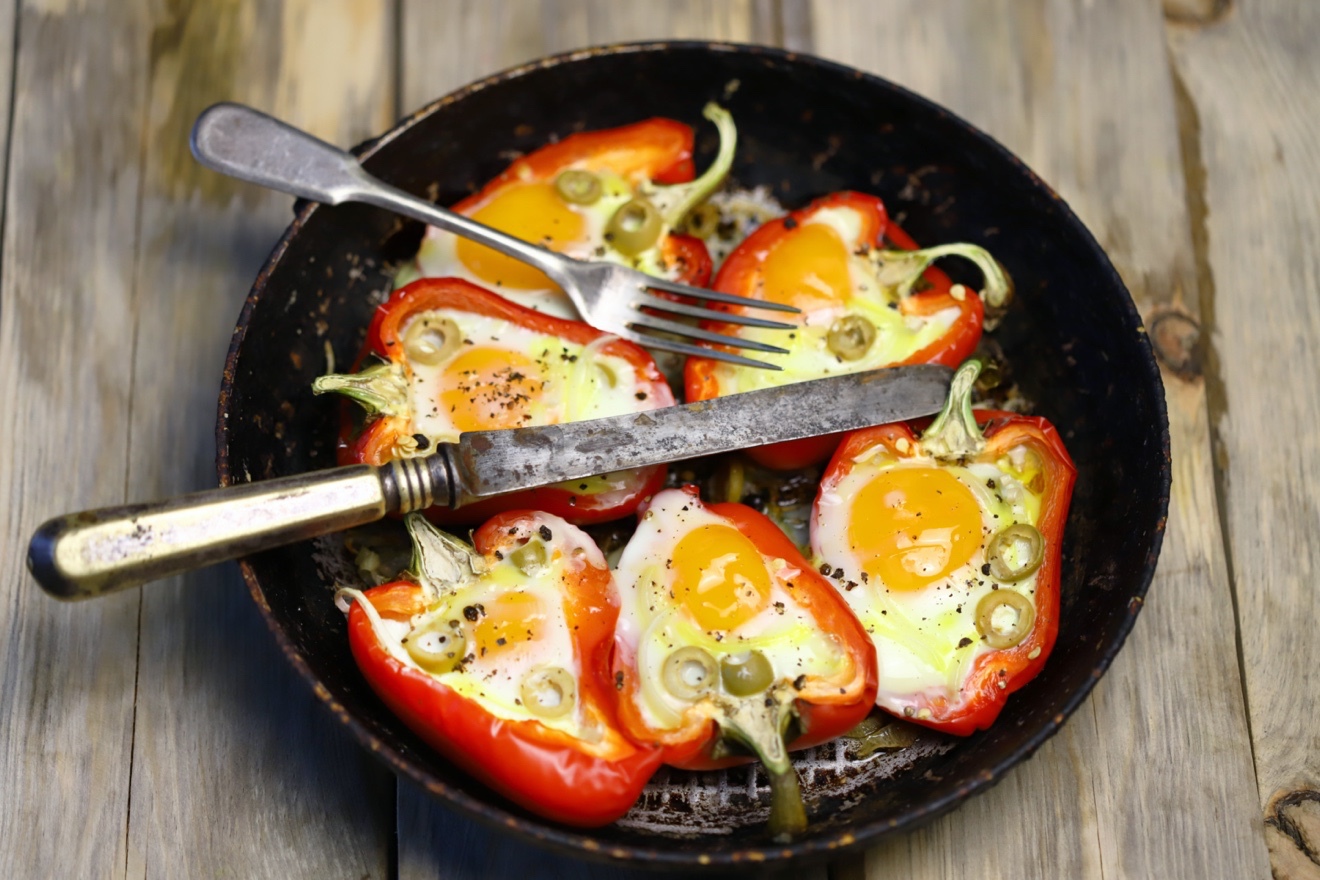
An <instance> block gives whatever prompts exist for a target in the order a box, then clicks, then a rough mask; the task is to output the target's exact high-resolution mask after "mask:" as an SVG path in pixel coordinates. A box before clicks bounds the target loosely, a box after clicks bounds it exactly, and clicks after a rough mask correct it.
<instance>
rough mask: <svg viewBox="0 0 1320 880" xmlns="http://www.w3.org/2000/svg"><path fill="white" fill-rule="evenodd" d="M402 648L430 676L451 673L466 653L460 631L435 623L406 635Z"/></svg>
mask: <svg viewBox="0 0 1320 880" xmlns="http://www.w3.org/2000/svg"><path fill="white" fill-rule="evenodd" d="M403 646H404V647H405V648H406V649H407V650H408V656H409V657H411V658H412V659H413V662H414V663H416V664H417V665H418V666H420V667H421V668H422V669H424V670H425V671H427V672H429V673H431V674H432V675H444V674H445V673H446V672H453V671H454V670H455V669H456V668H457V667H458V664H459V662H461V661H462V659H463V655H464V654H465V653H467V637H466V636H464V635H463V631H462V630H461V629H460V630H456V629H452V628H450V627H447V626H443V625H442V624H440V623H436V624H435V625H434V626H426V627H423V628H421V629H416V630H413V631H412V632H410V633H408V637H407V638H406V639H404V641H403Z"/></svg>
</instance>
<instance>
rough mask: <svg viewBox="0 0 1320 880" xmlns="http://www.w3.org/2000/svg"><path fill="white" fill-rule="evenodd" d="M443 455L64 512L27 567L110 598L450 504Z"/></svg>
mask: <svg viewBox="0 0 1320 880" xmlns="http://www.w3.org/2000/svg"><path fill="white" fill-rule="evenodd" d="M450 487H451V483H450V480H449V462H448V457H447V456H445V455H439V454H433V455H430V456H427V457H425V458H410V459H399V460H396V461H393V462H390V463H389V464H387V465H382V466H379V467H377V466H373V465H352V466H349V467H342V468H332V469H330V470H324V471H317V472H315V473H311V474H300V475H297V476H292V477H280V478H277V479H273V480H263V481H261V482H257V483H247V484H244V485H241V486H229V487H225V488H221V489H210V490H207V491H204V492H196V493H193V494H191V495H184V496H181V497H178V498H172V499H170V500H168V501H159V502H155V503H152V504H132V505H126V506H122V507H107V508H102V509H100V510H90V511H85V512H82V513H71V514H67V515H65V516H61V517H56V518H55V519H52V520H49V521H48V522H46V523H45V524H43V525H42V526H41V527H40V528H39V529H37V531H36V533H35V534H34V535H33V536H32V541H31V543H30V544H29V545H28V560H27V561H28V570H29V571H31V572H32V576H33V577H34V578H35V579H36V581H37V583H38V584H40V585H41V588H42V589H43V590H45V591H46V592H47V593H49V594H50V595H51V596H54V597H55V598H57V599H63V600H79V599H91V598H95V597H97V596H103V595H106V594H108V593H113V592H116V591H118V590H123V589H127V588H128V587H135V586H138V585H140V584H143V583H146V582H148V581H153V580H158V579H160V578H165V577H169V576H171V575H175V574H179V573H180V572H184V571H190V570H192V569H195V568H201V567H203V566H206V565H211V564H212V563H216V562H223V561H224V560H227V559H236V558H238V557H240V556H246V555H247V554H249V553H256V552H259V551H261V550H269V549H271V548H272V547H279V546H282V545H284V544H291V543H293V542H295V541H302V540H307V539H309V538H314V537H317V536H319V535H325V534H329V533H330V532H336V531H341V530H343V529H347V528H352V527H353V526H359V525H364V524H366V523H369V522H374V521H376V520H378V519H381V518H382V517H384V516H385V515H386V514H388V513H395V512H397V513H407V512H408V511H411V510H419V509H422V508H425V507H430V506H431V505H432V504H437V503H438V504H449V503H451V502H452V493H451V491H450Z"/></svg>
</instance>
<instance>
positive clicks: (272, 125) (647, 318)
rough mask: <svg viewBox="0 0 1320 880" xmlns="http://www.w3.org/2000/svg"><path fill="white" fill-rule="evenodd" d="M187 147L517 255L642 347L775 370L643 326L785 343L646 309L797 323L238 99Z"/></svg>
mask: <svg viewBox="0 0 1320 880" xmlns="http://www.w3.org/2000/svg"><path fill="white" fill-rule="evenodd" d="M192 151H193V155H194V156H196V157H197V161H199V162H201V163H202V164H203V165H205V166H206V167H208V168H211V169H212V170H215V171H219V172H220V173H222V174H228V175H229V176H231V177H237V178H239V179H240V180H246V181H249V182H251V183H257V184H260V185H262V186H265V187H269V188H271V189H275V190H279V191H281V192H286V193H290V194H292V195H295V196H298V197H300V198H304V199H310V200H312V201H314V202H321V203H323V204H327V205H338V204H340V203H342V202H364V203H366V204H368V205H375V206H376V207H378V208H385V209H387V210H390V211H394V212H396V213H399V214H403V215H405V216H407V217H412V218H413V219H415V220H420V221H422V222H423V223H428V224H430V225H432V226H438V227H440V228H441V229H444V230H446V231H449V232H452V233H454V234H455V235H460V236H463V237H464V238H469V239H471V240H473V241H475V242H478V243H480V244H483V245H486V246H487V247H489V248H493V249H494V250H497V251H499V252H500V253H503V254H507V255H508V256H510V257H513V258H514V259H516V260H521V261H523V262H524V263H527V264H529V265H531V266H534V267H536V268H537V269H539V270H541V271H542V272H544V273H545V274H546V275H547V276H549V278H550V280H552V281H554V282H555V283H556V284H558V285H559V286H560V287H561V288H563V290H564V293H566V294H567V295H568V298H569V299H571V300H572V301H573V304H574V305H575V306H577V309H578V312H579V313H580V314H581V315H582V318H583V320H585V321H586V322H587V323H588V324H591V325H592V326H593V327H596V328H597V329H600V330H604V331H606V332H607V333H613V334H614V335H616V336H620V337H622V338H624V339H627V340H629V341H631V342H635V343H637V344H639V345H644V346H646V347H648V348H658V349H661V350H664V351H672V352H677V353H679V354H688V355H697V356H700V357H708V358H715V359H718V360H722V361H727V362H729V363H732V364H741V365H743V366H749V367H764V368H766V369H770V370H778V369H780V368H779V367H777V366H775V365H773V364H767V363H764V362H762V361H757V360H752V359H751V358H746V357H743V356H741V355H736V354H732V353H730V352H726V351H721V350H719V349H713V348H704V347H699V346H696V345H691V344H689V343H686V342H679V341H677V340H673V339H668V338H665V337H660V336H655V335H653V333H648V332H644V331H648V330H649V331H659V332H663V333H668V334H672V335H675V336H682V337H687V338H690V339H699V340H701V341H703V342H710V343H715V344H718V345H725V346H729V347H731V348H746V349H752V350H755V351H763V352H772V353H776V354H784V353H786V352H785V349H782V348H779V347H778V346H775V345H770V344H768V343H765V342H759V341H757V340H753V339H739V338H737V337H734V336H725V335H722V334H719V333H712V332H709V331H707V330H701V329H699V328H697V327H692V326H689V325H687V324H684V323H682V322H680V321H675V320H672V319H670V318H664V317H660V316H659V315H656V314H653V312H655V311H663V312H668V313H670V314H673V315H685V316H687V317H691V318H701V319H710V320H716V321H721V322H723V323H726V324H743V325H746V326H751V327H768V328H772V329H782V330H792V329H795V328H794V325H792V324H785V323H782V322H780V321H770V320H766V319H764V318H756V317H752V316H750V315H742V314H734V313H729V312H721V311H716V310H714V309H707V308H702V307H700V306H694V305H688V304H686V303H678V302H673V301H671V300H668V299H665V298H664V297H660V296H656V295H655V294H653V293H650V292H649V291H648V288H654V289H656V290H664V291H668V292H670V293H676V294H680V295H683V296H690V297H696V298H700V299H705V300H707V301H714V302H722V303H729V304H732V305H740V306H749V307H752V308H758V309H772V310H775V311H783V312H796V311H797V309H795V308H793V307H792V306H785V305H780V304H779V303H774V302H765V301H762V300H752V299H746V298H744V297H740V296H732V295H730V294H726V293H717V292H715V291H710V290H702V289H700V288H696V287H689V286H688V285H685V284H677V283H675V282H673V281H666V280H664V279H661V278H653V277H651V276H650V275H647V274H645V273H643V272H639V271H637V270H636V269H630V268H627V267H626V266H620V265H617V264H615V263H608V262H600V261H595V262H587V261H583V260H575V259H573V258H572V257H566V256H564V255H562V254H557V253H554V252H553V251H550V250H546V249H545V248H542V247H539V246H537V245H533V244H529V243H527V242H525V241H523V240H522V239H519V238H515V237H514V236H512V235H508V234H506V233H503V232H500V231H499V230H497V229H492V228H491V227H489V226H486V225H485V224H482V223H478V222H476V221H475V220H472V219H471V218H468V217H464V216H463V215H462V214H456V213H454V212H453V211H447V210H445V209H444V208H441V207H438V206H436V205H433V204H431V203H430V202H427V201H425V200H423V199H419V198H417V197H416V196H413V195H411V194H409V193H406V192H404V191H403V190H401V189H397V188H396V187H393V186H390V185H389V184H387V183H385V182H383V181H381V180H378V179H377V178H375V177H373V176H371V175H370V174H368V173H367V171H366V170H365V169H364V168H363V167H362V165H361V164H360V163H359V162H358V160H357V159H356V158H355V157H354V156H353V155H352V154H350V153H348V152H346V151H344V150H341V149H339V148H338V147H335V146H332V145H330V144H327V143H325V142H324V141H322V140H318V139H317V138H314V137H312V136H311V135H309V134H307V133H306V132H304V131H300V130H299V129H296V128H294V127H293V126H291V125H288V124H287V123H284V122H281V121H280V120H278V119H275V118H274V117H271V116H267V115H266V114H265V113H262V112H260V111H258V110H254V109H252V108H251V107H245V106H243V105H241V104H230V103H223V104H216V105H215V106H213V107H210V108H209V109H207V110H206V111H204V112H203V113H202V115H201V116H199V117H198V118H197V122H196V124H195V125H194V126H193V131H192ZM644 310H645V311H644Z"/></svg>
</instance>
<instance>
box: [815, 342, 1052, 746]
mask: <svg viewBox="0 0 1320 880" xmlns="http://www.w3.org/2000/svg"><path fill="white" fill-rule="evenodd" d="M979 370H980V364H979V363H978V362H976V361H969V362H968V363H967V364H965V365H964V366H963V367H962V368H960V370H959V371H958V373H957V374H956V376H955V379H954V384H953V390H952V391H951V393H950V398H949V403H948V404H947V405H946V407H945V410H944V412H943V413H942V414H941V415H940V416H939V417H938V418H937V419H936V420H935V421H934V422H933V423H931V425H930V426H929V427H928V428H927V429H926V431H925V432H923V433H922V434H920V435H918V434H917V433H916V432H915V431H914V430H913V429H912V428H911V427H910V426H908V425H907V424H902V423H899V424H890V425H881V426H879V427H875V428H869V429H865V430H862V431H856V432H853V433H850V434H848V435H847V437H846V439H845V440H844V441H843V443H842V444H840V446H839V448H838V450H837V451H836V452H835V454H834V458H833V459H832V460H831V462H830V465H829V467H828V469H827V470H826V472H825V476H824V478H823V479H822V480H821V485H820V490H819V494H818V495H817V499H816V505H815V507H814V508H813V512H812V522H811V531H812V552H813V555H814V559H815V561H816V562H817V563H820V564H822V565H823V570H825V571H829V572H830V573H831V574H832V575H833V579H832V581H831V582H832V583H834V584H835V585H836V586H837V587H839V589H840V595H842V596H844V597H845V598H846V599H847V601H848V602H849V604H850V605H851V606H852V608H853V610H854V611H855V612H856V613H857V615H858V617H859V618H860V619H861V620H862V622H863V624H864V625H865V626H866V627H867V629H868V631H870V632H872V635H873V638H874V639H875V644H876V649H877V653H878V655H879V664H880V667H881V668H882V669H884V670H885V679H884V681H882V686H881V688H880V691H879V693H878V695H877V704H878V705H879V706H880V707H881V708H882V709H885V710H887V711H889V712H891V713H893V714H895V715H898V716H900V717H902V718H905V719H906V720H909V721H912V722H915V723H917V724H922V725H925V726H926V727H931V728H934V729H936V730H942V731H945V732H947V733H953V734H957V735H960V736H965V735H968V734H970V733H972V732H974V731H976V730H981V729H984V728H986V727H989V726H990V724H991V723H993V722H994V720H995V718H996V717H998V715H999V713H1000V711H1001V710H1002V709H1003V706H1004V703H1005V700H1006V699H1007V697H1008V695H1009V694H1011V693H1013V692H1014V691H1016V690H1018V689H1019V688H1021V687H1022V686H1023V685H1025V684H1026V683H1027V682H1028V681H1030V680H1031V679H1032V678H1034V677H1035V676H1036V674H1037V673H1039V672H1040V670H1041V668H1042V667H1043V666H1044V664H1045V661H1046V658H1047V657H1048V656H1049V653H1050V650H1051V649H1052V648H1053V647H1054V641H1055V638H1056V636H1057V634H1058V625H1059V575H1060V557H1061V551H1062V546H1063V531H1064V523H1065V521H1066V519H1067V516H1068V506H1069V502H1070V500H1071V497H1072V487H1073V483H1074V481H1075V479H1076V469H1075V468H1074V466H1073V463H1072V460H1071V459H1070V458H1069V456H1068V451H1067V450H1066V449H1065V448H1064V446H1063V442H1062V440H1061V439H1060V437H1059V434H1058V432H1057V431H1056V430H1055V429H1054V427H1053V426H1052V425H1050V423H1049V422H1048V421H1046V420H1045V419H1043V418H1040V417H1037V416H1023V415H1016V414H1013V413H1006V412H997V411H990V410H977V411H973V410H972V409H971V404H970V399H971V388H972V385H973V383H974V381H975V378H976V375H977V373H978V372H979ZM1032 530H1034V531H1035V532H1036V533H1037V534H1036V536H1035V538H1036V539H1038V540H1039V541H1040V542H1041V543H1040V544H1039V545H1034V544H1031V543H1029V542H1028V541H1027V539H1026V537H1023V538H1022V543H1020V544H1019V543H1016V540H1015V541H1013V542H1010V541H1007V540H1006V537H1007V536H1008V535H1012V534H1014V533H1017V534H1020V535H1022V536H1030V535H1031V533H1032ZM1000 535H1003V536H1005V538H1000V537H997V536H1000ZM962 536H966V543H965V544H964V543H961V541H962ZM1033 540H1034V539H1033ZM1010 545H1012V546H1010ZM997 546H998V547H999V548H1000V549H996V547H997ZM1003 548H1008V549H1003ZM992 563H994V565H992ZM1032 566H1038V567H1034V568H1033V567H1032ZM868 575H869V576H868ZM1010 600H1011V601H1010ZM996 615H998V616H996ZM959 636H961V638H958V637H959ZM955 642H956V643H955ZM900 670H901V674H900ZM900 679H901V682H902V683H898V682H899V680H900Z"/></svg>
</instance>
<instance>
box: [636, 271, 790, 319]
mask: <svg viewBox="0 0 1320 880" xmlns="http://www.w3.org/2000/svg"><path fill="white" fill-rule="evenodd" d="M646 286H647V287H651V288H654V289H656V290H664V291H668V292H669V293H677V294H678V295H680V296H690V297H693V298H695V299H704V300H706V301H708V302H722V303H728V304H729V305H731V306H744V307H746V308H749V309H766V310H768V311H772V312H791V313H793V314H797V313H799V312H801V311H802V310H801V309H799V308H797V307H796V306H789V305H784V304H783V303H777V302H769V301H767V300H763V299H750V298H748V297H745V296H737V295H735V294H732V293H720V292H719V291H717V290H703V289H702V288H700V287H692V286H691V285H688V284H679V283H678V282H677V281H666V280H665V279H663V278H648V279H646Z"/></svg>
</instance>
